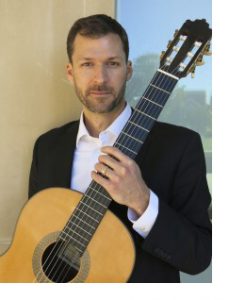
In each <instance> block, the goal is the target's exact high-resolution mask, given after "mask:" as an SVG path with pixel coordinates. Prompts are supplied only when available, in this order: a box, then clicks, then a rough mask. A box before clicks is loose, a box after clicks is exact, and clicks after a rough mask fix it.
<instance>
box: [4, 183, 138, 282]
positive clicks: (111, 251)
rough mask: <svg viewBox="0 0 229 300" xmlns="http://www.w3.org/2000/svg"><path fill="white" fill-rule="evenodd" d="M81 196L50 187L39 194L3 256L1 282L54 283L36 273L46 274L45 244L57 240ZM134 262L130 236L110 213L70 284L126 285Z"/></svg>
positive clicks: (31, 202) (22, 217)
mask: <svg viewBox="0 0 229 300" xmlns="http://www.w3.org/2000/svg"><path fill="white" fill-rule="evenodd" d="M81 197H82V195H81V194H80V193H78V192H74V191H71V190H68V189H63V188H50V189H46V190H43V191H41V192H39V193H38V194H36V195H35V196H34V197H33V198H32V199H31V200H30V201H29V202H28V203H27V204H26V206H25V207H24V209H23V210H22V213H21V215H20V218H19V220H18V223H17V227H16V231H15V235H14V239H13V242H12V245H11V247H10V248H9V250H8V251H7V252H6V253H5V254H4V255H2V256H1V257H0V282H52V281H49V279H48V278H46V276H45V275H44V274H43V276H38V277H36V276H35V274H34V270H35V269H36V268H38V273H43V272H42V268H41V267H39V264H41V260H42V254H43V248H44V247H46V246H45V243H46V242H45V241H46V240H49V238H47V237H49V236H51V237H53V238H55V237H56V234H57V233H59V232H60V231H61V230H62V229H63V227H64V226H65V224H66V222H67V221H68V218H69V215H71V213H72V212H73V210H74V209H75V207H76V206H77V204H78V203H79V201H80V199H81ZM42 247H43V248H42ZM134 261H135V250H134V244H133V241H132V238H131V236H130V233H129V232H128V230H127V229H126V228H125V226H124V225H123V224H122V223H121V221H120V220H119V219H118V218H117V217H116V216H115V215H114V214H113V213H112V212H110V211H109V210H108V211H107V212H106V214H105V216H104V218H103V219H102V221H101V224H100V225H99V227H98V228H97V230H96V232H95V234H94V236H93V238H92V240H91V241H90V243H89V245H88V247H87V251H86V255H85V257H84V256H83V257H82V259H81V266H80V270H79V272H78V274H77V275H76V277H75V278H74V279H73V280H72V281H71V282H126V281H128V278H129V276H130V274H131V272H132V269H133V266H134ZM39 269H40V270H39ZM35 273H36V272H35Z"/></svg>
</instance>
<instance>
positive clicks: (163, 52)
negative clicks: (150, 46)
mask: <svg viewBox="0 0 229 300" xmlns="http://www.w3.org/2000/svg"><path fill="white" fill-rule="evenodd" d="M164 55H165V51H161V55H160V59H161V60H162V58H163V56H164Z"/></svg>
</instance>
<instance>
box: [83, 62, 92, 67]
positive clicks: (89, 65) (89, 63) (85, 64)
mask: <svg viewBox="0 0 229 300" xmlns="http://www.w3.org/2000/svg"><path fill="white" fill-rule="evenodd" d="M92 66H93V63H92V62H84V63H82V64H81V67H92Z"/></svg>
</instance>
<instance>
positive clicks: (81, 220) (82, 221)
mask: <svg viewBox="0 0 229 300" xmlns="http://www.w3.org/2000/svg"><path fill="white" fill-rule="evenodd" d="M77 219H79V218H78V217H77ZM79 220H80V222H81V223H84V224H86V225H87V226H89V227H91V228H92V229H94V230H95V229H96V227H94V226H92V225H91V224H89V223H88V222H85V220H84V219H79ZM69 223H72V224H74V225H75V226H76V225H77V226H80V223H79V224H75V223H74V222H73V221H72V220H69Z"/></svg>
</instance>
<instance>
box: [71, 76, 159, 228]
mask: <svg viewBox="0 0 229 300" xmlns="http://www.w3.org/2000/svg"><path fill="white" fill-rule="evenodd" d="M155 76H156V74H155ZM159 80H160V78H159ZM76 225H78V224H76Z"/></svg>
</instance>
